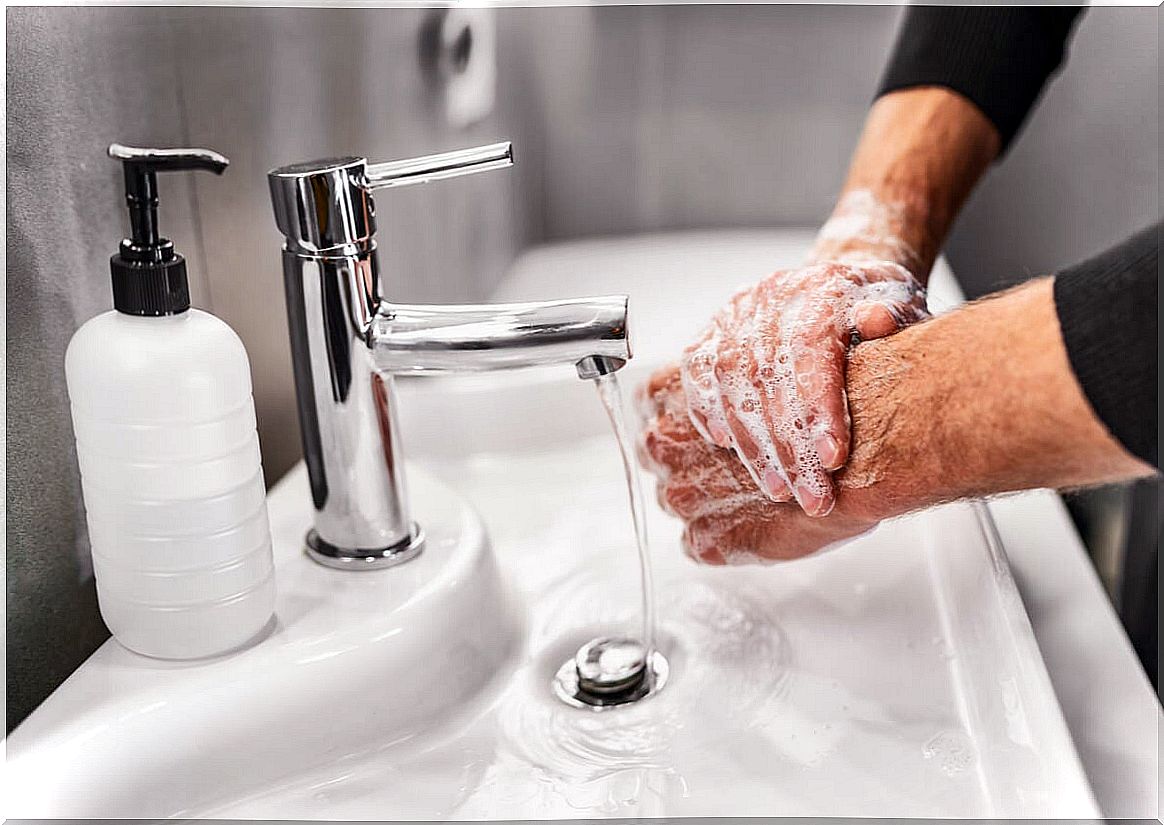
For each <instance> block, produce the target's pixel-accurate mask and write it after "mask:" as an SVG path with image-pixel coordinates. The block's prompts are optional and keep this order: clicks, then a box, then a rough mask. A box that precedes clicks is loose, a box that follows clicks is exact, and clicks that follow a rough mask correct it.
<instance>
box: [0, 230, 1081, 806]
mask: <svg viewBox="0 0 1164 825" xmlns="http://www.w3.org/2000/svg"><path fill="white" fill-rule="evenodd" d="M807 240H808V236H807V235H806V234H804V233H787V232H785V233H777V232H766V233H764V232H745V233H696V234H689V235H683V236H663V237H657V238H637V239H625V240H611V241H601V242H600V241H595V242H589V243H583V244H573V245H569V246H564V247H559V248H556V249H548V250H544V251H540V252H535V253H532V254H531V255H529V256H527V257H526V258H524V259H523V260H522V261H519V262H518V264H517V266H516V267H515V269H514V272H513V274H512V276H511V277H510V278H509V279H508V280H507V282H506V283H505V284H504V285H503V287H502V290H501V293H500V294H499V296H498V297H499V298H505V299H511V298H514V299H515V298H538V297H566V296H568V295H578V294H585V293H601V292H616V291H628V292H630V293H631V296H632V304H631V312H632V317H633V319H634V322H635V327H634V330H633V331H634V333H635V335H636V337H637V342H638V345H639V346H638V350H637V353H636V359H635V361H634V362H632V365H631V366H628V368H627V369H626V370H624V371H623V373H622V375H624V376H625V377H626V378H628V379H629V380H630V382H632V383H633V382H634V381H636V380H637V379H640V378H641V377H643V376H644V375H645V373H646V372H647V371H649V370H650V369H651V368H653V367H655V366H657V365H658V364H659V363H661V362H662V361H663V360H665V359H666V358H667V357H669V356H670V355H672V354H673V353H675V352H677V351H678V348H679V347H680V345H681V343H682V342H683V341H684V340H686V339H687V338H688V337H690V335H692V334H693V333H694V332H695V328H696V327H697V326H698V324H699V323H700V322H701V321H702V320H703V319H704V318H705V317H706V316H707V314H708V313H709V312H710V311H711V309H712V308H714V306H716V305H717V304H718V303H719V302H720V301H722V300H723V298H725V297H726V295H727V294H729V293H730V292H731V291H732V289H733V288H734V287H735V286H736V285H738V284H739V283H743V282H745V281H747V280H749V279H752V278H754V277H757V276H759V275H761V274H763V273H764V271H765V270H767V269H771V268H775V267H776V266H780V265H785V264H789V263H793V262H795V261H796V260H797V259H798V258H799V257H800V255H801V253H802V250H803V249H804V248H805V245H806V244H807ZM934 291H935V293H937V294H936V295H935V296H934V297H935V301H936V303H938V304H939V305H946V306H948V305H950V304H952V303H955V302H956V301H957V300H958V295H957V291H956V287H954V286H953V282H952V280H951V279H950V276H949V272H948V270H945V269H944V268H943V269H941V270H940V272H939V274H938V276H937V278H936V280H935V285H934ZM400 383H401V388H400V396H401V397H400V407H401V409H402V411H403V420H402V429H403V435H404V444H405V448H406V450H407V451H408V453H409V455H410V456H411V457H412V458H413V459H414V461H415V464H414V465H413V466H410V467H409V481H410V486H411V494H412V500H413V507H414V510H415V515H416V518H417V520H418V521H420V522H421V523H422V525H423V526H424V528H425V529H426V531H427V533H428V536H429V543H428V547H427V549H426V551H425V552H424V553H423V554H422V556H421V557H420V558H418V559H417V560H416V561H413V562H410V563H408V564H405V565H403V566H401V567H399V568H394V569H390V570H385V571H377V572H371V573H349V572H346V571H333V570H327V569H324V568H322V567H318V566H316V565H314V564H313V563H311V562H310V561H308V560H307V559H306V558H305V557H304V556H303V555H302V553H301V552H300V550H299V546H300V540H301V537H302V534H303V532H304V530H305V529H306V527H307V524H308V522H309V518H310V517H309V500H310V499H309V496H308V492H307V485H306V478H305V474H304V473H303V470H302V468H299V469H298V470H296V471H295V472H293V473H292V474H291V475H289V476H288V477H287V478H286V479H284V480H283V481H282V482H281V483H280V484H279V485H278V486H277V487H276V488H275V489H274V490H272V492H271V496H270V512H271V516H272V529H273V536H274V539H275V542H276V561H277V566H278V584H279V593H280V595H279V604H278V620H279V621H278V624H277V626H275V627H274V628H273V629H272V631H271V633H270V635H269V636H268V637H267V638H266V639H264V640H263V641H262V642H261V643H259V644H258V645H257V646H255V647H253V648H251V649H250V650H247V651H245V652H243V653H241V654H237V655H235V656H231V657H226V658H223V659H219V660H214V661H209V662H203V663H194V664H186V665H173V664H165V663H161V662H156V661H152V660H148V659H144V658H142V657H139V656H136V655H135V654H132V653H129V652H128V651H125V650H123V649H121V648H120V647H118V646H117V645H116V644H115V643H113V642H109V643H107V644H106V645H105V646H103V647H102V648H101V649H100V650H99V651H98V652H97V653H96V654H94V656H93V657H92V658H91V659H90V660H89V661H88V662H86V663H85V665H83V666H82V668H81V669H80V670H78V671H77V673H76V674H74V676H73V677H72V678H71V679H70V680H69V681H68V682H67V683H66V684H65V685H63V686H62V687H61V688H60V689H58V691H57V692H56V693H54V694H53V696H52V697H50V699H49V700H48V701H47V702H46V703H45V704H44V705H43V706H42V707H41V708H40V709H38V711H37V712H36V713H35V714H33V716H32V717H30V718H29V720H28V721H26V722H25V723H24V724H23V725H22V726H21V727H20V728H19V729H18V730H17V731H15V732H14V734H13V735H12V736H11V737H10V739H9V742H8V757H9V766H8V772H7V779H8V789H7V790H8V806H7V811H6V813H7V814H8V815H9V816H15V817H98V816H105V817H165V816H215V817H221V818H262V819H314V818H319V819H324V818H331V819H434V818H457V819H473V818H482V819H545V818H586V817H602V816H628V817H629V816H636V817H638V816H665V815H666V816H696V815H702V816H709V815H721V816H726V815H735V816H744V815H816V816H821V815H836V816H841V815H867V816H870V815H871V816H975V817H986V816H1037V817H1055V816H1071V817H1088V816H1094V815H1095V814H1096V811H1095V806H1094V802H1093V801H1092V798H1091V795H1090V791H1089V789H1088V787H1087V783H1086V779H1085V778H1084V776H1083V773H1082V771H1081V769H1080V766H1079V763H1078V759H1077V757H1076V755H1075V752H1074V748H1073V746H1072V743H1071V740H1070V738H1069V736H1068V734H1067V731H1066V727H1065V725H1064V723H1063V720H1062V716H1061V714H1060V712H1059V709H1058V706H1057V705H1056V703H1055V698H1054V694H1053V692H1052V691H1051V689H1050V685H1049V682H1048V680H1047V675H1046V672H1045V670H1044V668H1043V665H1042V661H1041V659H1040V658H1039V655H1038V650H1037V647H1036V646H1035V644H1034V640H1033V638H1032V636H1031V632H1030V626H1029V624H1028V623H1027V620H1026V616H1025V614H1024V613H1023V608H1022V604H1021V601H1020V600H1019V598H1018V595H1017V593H1016V591H1015V589H1014V584H1013V582H1012V581H1011V578H1010V574H1009V569H1008V567H1007V563H1006V559H1005V554H1004V553H1003V552H1002V551H1001V549H1000V548H998V547H997V546H991V544H990V543H989V542H988V541H987V540H986V539H985V536H984V535H983V533H982V532H981V530H980V529H979V526H978V521H977V520H976V519H975V515H974V512H973V510H972V509H971V508H970V507H969V506H967V505H953V506H947V507H943V508H939V509H936V510H932V511H928V512H926V513H923V514H919V515H917V516H914V517H912V518H909V519H904V520H900V521H896V522H893V523H891V524H887V525H884V526H883V527H881V528H879V529H878V530H877V531H875V532H874V533H872V534H870V535H868V536H866V537H863V538H862V539H860V540H858V541H856V542H853V543H851V544H850V545H847V546H846V547H844V548H841V549H839V550H836V551H834V552H832V553H828V554H825V555H822V556H819V557H816V558H811V559H807V560H803V561H800V562H796V563H793V564H788V565H784V566H778V567H770V568H759V569H755V568H753V569H743V570H730V569H729V570H723V569H703V568H699V567H697V566H696V565H694V564H692V563H690V562H688V561H686V560H685V559H684V558H683V557H682V554H681V553H680V551H679V549H678V537H679V525H678V524H677V523H676V522H674V521H673V520H671V519H669V518H667V517H666V516H665V515H664V514H662V513H661V512H660V511H658V510H657V509H656V508H654V507H653V506H652V507H651V512H650V513H649V526H650V530H651V533H652V538H653V556H654V559H655V562H656V570H657V572H656V575H657V580H658V581H657V593H658V603H659V616H660V625H661V637H662V644H661V646H662V647H663V649H664V650H665V652H666V654H667V656H668V657H669V659H670V662H671V666H672V675H671V680H670V682H669V684H668V685H667V687H666V688H665V689H664V690H663V691H662V692H661V693H660V694H659V695H657V696H655V697H652V698H651V699H649V700H647V701H645V702H642V703H640V704H638V705H634V706H627V707H622V708H617V709H613V710H610V711H606V712H603V713H601V714H596V713H593V712H590V711H586V710H579V709H576V708H570V707H567V706H566V705H564V704H562V703H560V702H559V701H557V700H556V699H555V698H554V697H553V696H552V693H551V690H550V681H551V678H552V676H553V674H554V671H555V670H556V669H557V668H558V666H559V665H560V664H561V663H562V662H563V661H565V659H566V658H567V657H568V656H570V655H571V654H572V653H573V651H574V650H575V649H576V648H577V646H578V645H579V644H580V643H581V642H583V641H585V640H587V639H589V638H591V637H592V636H594V635H597V634H599V633H604V632H610V631H614V632H619V631H623V632H625V631H633V630H634V628H635V626H636V623H637V613H636V607H637V603H638V594H637V584H638V580H637V568H636V562H635V556H634V549H633V542H632V539H631V533H630V526H629V518H628V512H627V506H626V500H625V490H624V488H623V486H622V481H621V469H620V466H619V459H618V455H617V451H616V448H615V445H614V443H613V440H612V439H611V438H610V436H609V435H608V434H607V433H606V430H605V424H604V420H603V414H602V411H601V409H600V407H599V404H598V401H597V399H596V397H595V394H594V391H593V388H592V387H589V386H587V385H584V384H583V383H582V382H580V381H578V380H577V379H576V378H574V377H573V370H572V369H570V368H564V369H562V370H556V371H555V370H542V371H530V372H526V373H521V374H508V375H492V376H484V377H482V376H473V377H469V378H465V379H420V380H412V381H408V382H404V381H402V382H400ZM416 465H420V466H416ZM422 467H423V469H422ZM452 488H455V489H456V492H455V493H454V492H453V489H452ZM462 496H463V497H464V498H462ZM466 499H467V500H468V501H469V502H471V503H472V506H473V508H475V509H476V511H478V512H479V513H480V514H481V518H480V519H478V518H477V516H475V515H474V514H473V510H472V509H470V508H469V507H468V506H466V504H465V503H464V500H466ZM482 523H484V525H485V528H486V529H485V530H483V528H482ZM486 534H488V536H489V539H488V540H487V539H486Z"/></svg>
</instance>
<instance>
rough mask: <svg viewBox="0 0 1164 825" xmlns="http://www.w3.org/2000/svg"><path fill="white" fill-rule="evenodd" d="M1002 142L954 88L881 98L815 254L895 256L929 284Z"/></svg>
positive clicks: (814, 256) (831, 256)
mask: <svg viewBox="0 0 1164 825" xmlns="http://www.w3.org/2000/svg"><path fill="white" fill-rule="evenodd" d="M999 146H1000V143H999V136H998V132H997V130H996V129H995V128H994V126H993V125H992V124H991V122H990V121H989V120H987V118H986V117H985V116H984V115H983V114H982V113H981V111H979V110H978V109H977V108H976V107H975V106H974V105H973V104H971V103H970V102H969V101H967V100H966V99H965V98H963V97H961V96H960V95H958V94H956V93H954V92H951V91H949V90H947V89H942V88H936V87H927V88H917V89H907V90H903V91H899V92H894V93H891V94H888V95H885V96H883V97H882V98H880V99H879V100H878V101H877V102H876V103H875V104H874V105H873V107H872V109H871V110H870V112H869V117H868V119H867V120H866V123H865V129H864V132H863V133H862V135H861V139H860V141H859V143H858V145H857V149H856V151H855V152H854V155H853V160H852V163H851V166H850V169H849V174H848V178H847V180H846V182H845V185H844V189H843V190H842V192H841V196H840V198H839V199H838V202H837V208H836V210H835V211H834V213H833V216H832V218H830V220H829V221H828V222H827V223H826V224H825V225H824V227H822V229H821V234H820V236H819V237H818V240H817V244H816V246H815V247H814V249H813V252H812V259H813V260H817V261H823V260H852V259H873V260H886V261H893V262H895V263H899V264H901V265H902V266H905V267H906V268H907V269H909V270H910V272H912V273H913V275H914V277H916V278H918V279H919V280H920V281H922V283H925V280H926V278H927V277H928V275H929V271H930V268H931V267H932V266H933V263H934V260H935V258H936V257H937V255H938V251H939V250H940V249H941V246H942V243H943V242H944V240H945V238H946V234H947V233H948V232H949V229H950V226H951V224H952V223H953V221H954V218H955V217H956V216H957V214H958V210H959V209H960V208H961V206H962V204H963V203H964V202H965V200H966V197H967V196H968V195H969V194H970V191H971V190H972V189H973V188H974V185H975V184H976V183H977V181H978V179H979V178H980V177H981V176H982V174H983V173H984V172H985V171H986V169H987V167H988V166H989V165H990V163H991V161H992V160H993V159H994V158H995V156H996V155H997V154H998V151H999Z"/></svg>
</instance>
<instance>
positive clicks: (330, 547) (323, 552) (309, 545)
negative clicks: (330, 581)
mask: <svg viewBox="0 0 1164 825" xmlns="http://www.w3.org/2000/svg"><path fill="white" fill-rule="evenodd" d="M304 549H305V550H306V551H307V555H308V557H309V558H311V560H312V561H314V562H316V563H318V564H322V565H323V566H324V567H331V568H333V569H335V570H383V569H385V568H387V567H395V566H396V565H398V564H404V562H406V561H411V560H412V559H414V558H416V557H417V556H419V555H420V551H421V550H423V549H424V531H422V530H421V529H420V526H419V525H417V524H415V523H413V525H412V534H411V535H410V536H408V537H407V538H403V539H401V540H400V541H398V542H396V543H395V544H392V545H389V546H388V547H380V548H376V549H367V548H362V547H359V548H346V547H337V546H336V545H334V544H330V543H328V542H326V541H324V540H323V539H322V538H320V536H319V533H317V532H315V531H314V530H309V531H308V532H307V538H306V541H305V545H304Z"/></svg>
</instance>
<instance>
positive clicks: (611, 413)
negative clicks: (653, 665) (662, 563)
mask: <svg viewBox="0 0 1164 825" xmlns="http://www.w3.org/2000/svg"><path fill="white" fill-rule="evenodd" d="M594 385H595V387H597V388H598V397H599V398H600V399H601V400H602V406H603V407H605V408H606V416H607V418H609V419H610V426H611V428H612V429H613V430H614V439H615V441H617V442H618V451H619V453H621V455H622V467H623V473H624V475H625V476H626V488H627V498H628V500H629V502H630V512H631V521H632V522H633V524H634V531H635V543H636V544H637V545H638V551H639V575H640V579H641V584H642V591H643V592H642V610H643V616H642V619H643V631H642V633H643V635H642V639H641V642H642V644H643V647H644V648H645V649H646V650H645V653H646V655H647V657H648V658H649V657H650V655H651V653H653V652H654V650H655V587H654V581H653V580H652V576H651V548H650V544H649V543H648V541H647V513H646V508H645V507H644V506H643V485H642V480H641V479H640V477H639V468H638V465H637V464H636V463H635V458H634V454H633V453H632V451H631V438H630V433H629V432H628V430H627V426H626V418H625V416H624V415H623V408H622V390H621V388H620V387H619V384H618V374H617V373H614V372H611V373H607V374H606V375H600V376H598V377H597V378H595V379H594Z"/></svg>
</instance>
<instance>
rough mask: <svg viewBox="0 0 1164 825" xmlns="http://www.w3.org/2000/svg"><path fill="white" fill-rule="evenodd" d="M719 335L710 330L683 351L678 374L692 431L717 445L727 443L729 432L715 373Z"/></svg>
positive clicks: (725, 444)
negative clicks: (694, 430) (692, 427)
mask: <svg viewBox="0 0 1164 825" xmlns="http://www.w3.org/2000/svg"><path fill="white" fill-rule="evenodd" d="M720 341H721V335H720V333H719V332H718V330H713V331H712V332H711V333H709V334H708V335H707V336H705V337H704V339H703V340H701V341H700V342H698V343H697V344H695V346H693V347H691V348H689V349H688V350H687V352H685V353H684V355H683V362H682V365H681V369H680V378H681V381H682V385H683V393H684V396H685V397H686V399H687V410H688V413H689V415H690V416H691V423H692V424H694V425H695V429H696V431H698V433H699V434H700V435H701V436H703V438H705V439H706V440H707V441H709V442H711V443H712V444H715V445H716V446H718V447H729V446H731V434H730V433H729V431H728V428H727V421H726V416H725V412H724V409H723V404H722V402H721V399H720V389H719V380H718V377H717V375H716V367H717V364H718V357H719V356H718V351H719V346H720Z"/></svg>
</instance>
